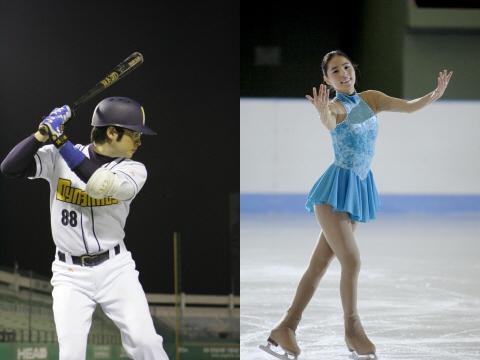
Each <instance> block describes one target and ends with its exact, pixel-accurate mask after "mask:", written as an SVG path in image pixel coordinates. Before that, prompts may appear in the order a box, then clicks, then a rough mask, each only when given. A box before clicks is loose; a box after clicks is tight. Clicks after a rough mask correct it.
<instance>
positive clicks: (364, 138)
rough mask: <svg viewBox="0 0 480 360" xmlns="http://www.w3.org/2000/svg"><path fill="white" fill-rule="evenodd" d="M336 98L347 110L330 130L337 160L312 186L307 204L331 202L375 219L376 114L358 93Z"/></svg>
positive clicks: (352, 213) (360, 217) (337, 207)
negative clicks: (373, 170) (373, 162)
mask: <svg viewBox="0 0 480 360" xmlns="http://www.w3.org/2000/svg"><path fill="white" fill-rule="evenodd" d="M335 99H336V100H337V101H339V102H340V103H341V104H342V105H343V106H344V107H345V110H346V112H347V116H346V117H345V120H343V121H342V122H341V123H339V124H337V126H336V127H335V128H334V129H333V130H330V134H331V135H332V144H333V151H334V153H335V161H334V163H333V164H332V165H330V167H329V168H328V169H327V171H325V172H324V173H323V175H322V176H321V177H320V179H318V181H317V182H316V183H315V185H314V186H313V188H312V190H310V193H309V194H308V199H307V203H306V204H305V207H306V208H307V209H308V210H309V211H310V212H313V211H314V205H315V204H329V205H331V206H332V207H333V209H334V210H335V211H338V212H345V213H348V215H349V216H350V218H351V219H352V220H355V221H360V222H367V221H369V220H373V219H375V214H376V211H377V207H378V203H379V201H378V193H377V189H376V187H375V182H374V180H373V174H372V172H371V171H370V163H371V162H372V159H373V155H374V153H375V139H376V138H377V131H378V125H377V118H376V116H375V113H374V112H373V111H372V109H371V108H370V107H369V106H368V105H367V103H366V102H365V101H364V100H363V99H362V98H361V97H360V96H359V95H358V94H357V93H354V94H353V95H346V94H343V93H340V92H337V94H336V96H335Z"/></svg>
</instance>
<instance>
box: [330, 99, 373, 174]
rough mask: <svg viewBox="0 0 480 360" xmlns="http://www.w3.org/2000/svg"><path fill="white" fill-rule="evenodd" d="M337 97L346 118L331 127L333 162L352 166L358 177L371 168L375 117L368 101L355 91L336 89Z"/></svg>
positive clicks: (343, 165)
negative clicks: (337, 90)
mask: <svg viewBox="0 0 480 360" xmlns="http://www.w3.org/2000/svg"><path fill="white" fill-rule="evenodd" d="M335 99H336V100H338V101H339V102H340V103H341V104H342V105H343V106H344V107H345V110H346V112H347V116H346V117H345V119H344V120H343V121H342V122H341V123H339V124H337V126H336V127H335V128H334V129H333V130H331V131H330V134H331V135H332V143H333V151H334V153H335V165H337V166H340V167H342V168H346V169H352V170H353V171H354V172H355V173H356V174H357V175H358V176H359V177H360V178H361V179H364V178H365V177H366V176H367V175H368V172H369V171H370V164H371V162H372V159H373V155H374V154H375V139H376V138H377V131H378V125H377V118H376V116H375V113H374V112H373V111H372V109H371V108H370V107H369V106H368V105H367V103H366V102H365V101H364V100H363V99H362V98H361V97H360V96H359V95H358V94H357V93H354V94H353V95H346V94H343V93H340V92H337V94H336V96H335Z"/></svg>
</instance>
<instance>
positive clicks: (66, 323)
mask: <svg viewBox="0 0 480 360" xmlns="http://www.w3.org/2000/svg"><path fill="white" fill-rule="evenodd" d="M66 260H67V262H62V261H60V260H58V258H57V259H56V260H55V261H54V262H53V264H52V272H53V277H52V280H51V283H52V285H53V287H54V288H53V293H52V295H53V314H54V318H55V326H56V329H57V336H58V342H59V347H60V356H59V360H85V357H86V348H87V338H88V332H89V330H90V326H91V324H92V314H93V311H94V310H95V307H96V304H100V306H101V307H102V309H103V311H104V312H105V314H106V315H107V316H108V317H109V318H110V319H112V321H113V322H114V323H115V324H116V325H117V327H118V328H119V329H120V333H121V339H122V345H123V348H124V349H125V351H126V353H127V354H128V355H129V356H130V357H131V358H133V359H134V360H168V356H167V354H166V353H165V350H164V349H163V339H162V337H161V336H159V335H158V334H157V333H156V332H155V328H154V326H153V321H152V318H151V315H150V311H149V308H148V303H147V299H146V297H145V293H144V291H143V288H142V286H141V284H140V282H139V280H138V271H137V270H135V262H134V261H133V259H132V257H131V254H130V252H128V251H126V250H125V249H124V248H123V249H122V251H121V253H120V254H118V255H116V256H113V257H111V258H110V259H109V260H107V261H105V262H104V263H102V264H100V265H97V266H94V267H82V266H78V265H72V264H71V258H69V257H68V255H67V259H66Z"/></svg>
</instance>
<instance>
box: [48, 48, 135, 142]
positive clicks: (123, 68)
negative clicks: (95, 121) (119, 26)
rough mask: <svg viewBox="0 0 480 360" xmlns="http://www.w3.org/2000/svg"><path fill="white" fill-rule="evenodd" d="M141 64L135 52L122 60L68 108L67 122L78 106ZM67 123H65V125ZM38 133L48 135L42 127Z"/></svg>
mask: <svg viewBox="0 0 480 360" xmlns="http://www.w3.org/2000/svg"><path fill="white" fill-rule="evenodd" d="M142 63H143V55H142V54H141V53H139V52H138V51H135V52H134V53H132V54H131V55H130V56H129V57H127V58H126V59H125V60H123V61H122V62H121V63H120V64H118V65H117V66H115V68H114V69H113V70H112V71H110V72H109V73H108V74H107V75H106V76H105V77H104V78H103V79H102V80H100V81H99V82H98V83H97V84H95V86H93V87H92V88H91V89H90V90H88V91H87V92H86V93H85V94H83V95H82V96H80V97H79V98H78V99H77V100H75V101H74V102H73V104H72V106H70V110H71V111H72V116H71V117H70V118H69V119H67V121H69V120H70V119H71V118H73V117H74V116H75V113H76V112H77V110H78V109H79V108H80V106H82V104H84V103H85V102H87V101H88V100H90V99H91V98H93V97H94V96H96V95H98V94H100V93H101V92H102V91H103V90H105V89H106V88H108V87H110V86H112V85H113V84H115V83H116V82H118V81H119V80H120V79H122V78H124V77H125V76H127V75H128V74H130V73H131V72H132V71H133V70H135V69H136V68H137V67H139V66H140V65H142ZM67 121H65V123H66V122H67ZM40 132H41V133H42V134H43V135H47V134H48V132H47V131H46V130H45V129H43V127H42V128H40Z"/></svg>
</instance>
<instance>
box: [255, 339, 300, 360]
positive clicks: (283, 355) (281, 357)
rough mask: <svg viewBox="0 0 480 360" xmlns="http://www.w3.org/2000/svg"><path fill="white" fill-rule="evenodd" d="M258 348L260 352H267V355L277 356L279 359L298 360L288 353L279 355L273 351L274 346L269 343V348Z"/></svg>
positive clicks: (260, 346) (263, 346)
mask: <svg viewBox="0 0 480 360" xmlns="http://www.w3.org/2000/svg"><path fill="white" fill-rule="evenodd" d="M258 348H259V349H260V350H263V351H265V352H266V353H268V354H270V355H272V356H275V357H276V358H277V359H282V360H297V356H296V355H293V354H290V353H288V352H285V353H284V354H280V353H277V352H276V351H273V350H272V344H270V343H268V344H267V346H265V345H259V346H258Z"/></svg>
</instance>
